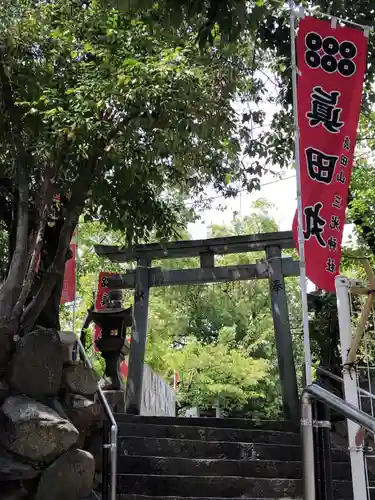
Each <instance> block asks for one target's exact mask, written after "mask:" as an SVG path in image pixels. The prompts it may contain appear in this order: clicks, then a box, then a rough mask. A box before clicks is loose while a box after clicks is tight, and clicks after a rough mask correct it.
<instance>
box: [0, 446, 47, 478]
mask: <svg viewBox="0 0 375 500" xmlns="http://www.w3.org/2000/svg"><path fill="white" fill-rule="evenodd" d="M39 473H40V471H38V470H36V469H34V467H32V466H31V465H30V464H24V463H22V462H19V461H18V460H17V459H16V458H15V457H14V456H12V455H11V454H10V453H7V452H6V451H5V450H0V482H1V481H17V480H25V479H34V478H35V477H37V476H38V475H39Z"/></svg>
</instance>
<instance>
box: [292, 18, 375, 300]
mask: <svg viewBox="0 0 375 500" xmlns="http://www.w3.org/2000/svg"><path fill="white" fill-rule="evenodd" d="M367 42H368V38H367V37H366V34H365V33H364V32H363V31H362V30H360V29H355V28H352V27H348V26H340V25H338V24H337V25H336V27H335V25H334V23H331V22H330V21H322V20H320V19H315V18H313V17H306V18H304V19H302V20H301V22H300V25H299V31H298V36H297V61H298V82H297V94H298V99H297V100H298V125H299V133H300V137H299V152H300V169H301V170H300V171H301V191H302V192H301V197H302V209H303V231H304V240H305V260H306V274H307V277H308V278H309V279H310V280H311V281H312V282H313V283H314V284H315V285H316V286H318V287H319V288H321V289H323V290H326V291H328V292H334V291H335V283H334V278H335V276H336V275H337V274H339V271H340V262H341V242H342V236H343V229H344V224H345V210H346V207H347V198H348V188H349V183H350V176H351V172H352V165H353V154H354V148H355V143H356V137H357V125H358V120H359V112H360V105H361V96H362V87H363V78H364V73H365V68H366V56H367ZM293 235H294V239H295V242H296V245H297V248H298V234H297V215H296V216H295V218H294V222H293Z"/></svg>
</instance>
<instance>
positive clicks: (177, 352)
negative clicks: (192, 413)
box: [164, 337, 270, 410]
mask: <svg viewBox="0 0 375 500" xmlns="http://www.w3.org/2000/svg"><path fill="white" fill-rule="evenodd" d="M164 362H165V363H166V365H167V366H168V367H169V369H173V370H175V371H176V372H177V373H179V374H180V376H181V382H180V384H179V387H178V401H179V403H180V405H181V406H183V407H184V406H197V407H199V408H202V409H208V408H212V407H213V406H214V405H215V402H217V401H219V403H220V406H221V407H222V408H225V409H226V410H230V409H233V408H241V407H243V406H245V404H246V403H247V402H248V401H249V399H253V398H254V399H255V398H261V399H263V398H265V394H264V392H263V391H262V388H261V386H260V384H259V382H260V381H261V380H264V379H265V378H266V377H267V376H268V375H269V368H270V363H269V361H266V360H265V359H252V358H249V357H248V355H247V353H246V350H245V349H240V348H230V347H228V345H227V344H226V343H222V342H220V339H219V341H218V342H217V343H212V344H209V345H206V346H204V345H203V344H202V343H200V342H199V341H198V340H197V339H196V338H195V337H190V338H189V337H188V338H186V339H185V345H184V347H183V348H181V349H173V350H169V351H168V353H167V355H166V356H165V358H164ZM167 374H168V372H167ZM167 374H166V375H167Z"/></svg>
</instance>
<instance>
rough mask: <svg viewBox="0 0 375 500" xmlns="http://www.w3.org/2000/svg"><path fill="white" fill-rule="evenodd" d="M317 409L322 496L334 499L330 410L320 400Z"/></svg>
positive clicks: (324, 498) (324, 499)
mask: <svg viewBox="0 0 375 500" xmlns="http://www.w3.org/2000/svg"><path fill="white" fill-rule="evenodd" d="M316 409H317V413H316V424H315V425H316V428H317V438H318V439H317V441H318V442H317V448H318V457H317V459H318V460H317V461H318V463H319V479H320V496H321V498H322V500H333V482H332V450H331V435H330V434H331V423H330V421H329V413H330V412H329V409H328V408H327V406H325V405H324V404H322V403H321V402H320V401H317V405H316Z"/></svg>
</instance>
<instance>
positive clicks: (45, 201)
mask: <svg viewBox="0 0 375 500" xmlns="http://www.w3.org/2000/svg"><path fill="white" fill-rule="evenodd" d="M51 179H52V175H51V171H50V169H47V171H46V173H45V176H44V180H43V186H42V196H41V200H40V203H39V210H38V222H37V229H36V232H35V236H34V237H33V238H32V244H31V248H32V249H33V250H32V253H31V258H30V262H29V269H28V271H27V274H26V278H25V282H24V284H23V287H22V291H21V293H20V296H19V299H18V301H17V303H16V305H15V306H14V309H13V312H12V316H14V317H16V318H18V317H20V316H21V314H22V311H23V307H24V305H25V302H26V300H27V297H28V296H29V293H30V290H31V287H32V285H33V283H34V279H35V276H36V272H37V271H36V268H37V263H38V260H39V257H40V252H41V250H42V247H43V242H44V232H45V228H46V223H47V218H48V215H49V213H50V210H51V204H52V198H53V190H54V184H53V182H52V181H51Z"/></svg>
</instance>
